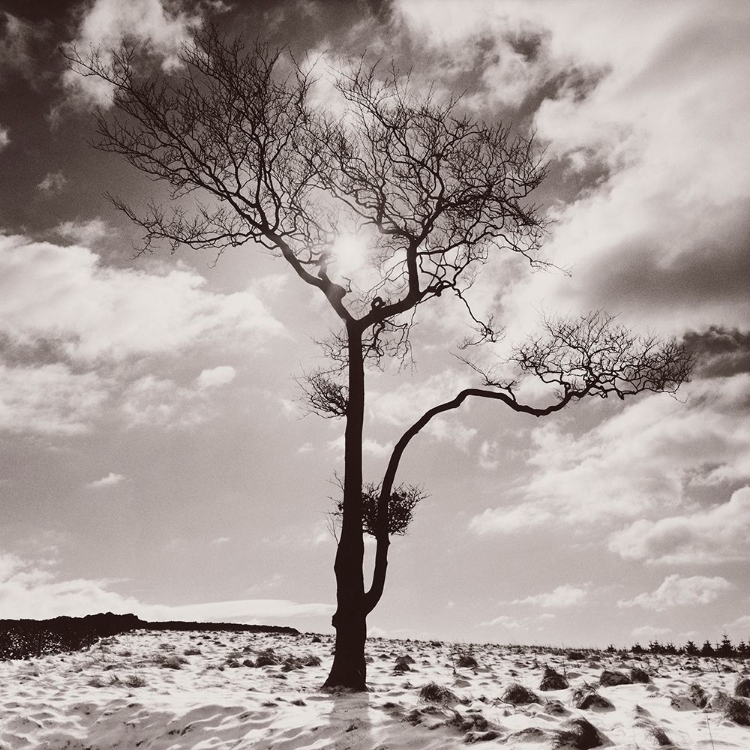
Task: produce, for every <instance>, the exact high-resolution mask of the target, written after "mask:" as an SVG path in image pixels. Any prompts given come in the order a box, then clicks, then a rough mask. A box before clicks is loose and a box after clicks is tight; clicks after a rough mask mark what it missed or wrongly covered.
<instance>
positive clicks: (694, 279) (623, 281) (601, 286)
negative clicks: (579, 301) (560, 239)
mask: <svg viewBox="0 0 750 750" xmlns="http://www.w3.org/2000/svg"><path fill="white" fill-rule="evenodd" d="M705 214H706V226H705V227H701V231H700V234H697V235H695V236H694V237H684V236H683V237H675V238H674V239H673V238H671V237H664V236H658V235H657V234H656V232H651V231H647V232H644V233H643V234H642V235H641V236H640V237H638V238H637V239H632V240H630V241H629V242H626V243H622V244H620V245H619V246H617V247H616V248H613V249H612V250H611V251H609V252H607V253H603V254H602V255H601V256H599V257H598V258H596V259H593V260H591V261H589V263H588V265H587V266H577V267H575V268H574V269H573V279H574V281H575V280H576V279H577V278H578V277H580V279H581V281H582V282H583V287H582V288H587V289H589V290H590V291H589V292H588V294H589V296H590V297H591V298H592V299H590V300H589V303H590V304H591V303H593V304H594V306H597V305H603V304H605V303H606V305H607V307H608V308H609V309H613V310H631V309H634V310H637V309H640V310H643V311H646V312H649V313H652V314H653V315H658V314H659V312H660V311H663V310H669V309H679V308H682V309H685V310H687V311H689V310H691V309H694V308H698V307H703V306H711V307H717V306H719V307H721V308H723V309H725V310H727V311H729V310H735V311H739V309H740V307H742V308H745V307H746V306H747V303H748V289H750V218H748V217H750V201H747V200H744V201H736V202H735V203H734V204H733V205H732V206H731V207H729V208H728V209H727V210H726V211H725V212H724V214H723V215H722V216H721V217H719V218H718V219H717V220H712V217H711V214H710V209H709V208H708V207H707V208H706V209H705ZM686 226H688V224H686ZM671 242H674V243H676V244H678V245H681V247H680V250H679V251H678V252H675V251H674V249H673V247H671V246H670V243H671ZM715 320H716V318H715ZM718 322H719V321H718V320H717V323H718Z"/></svg>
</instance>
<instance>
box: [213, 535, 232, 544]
mask: <svg viewBox="0 0 750 750" xmlns="http://www.w3.org/2000/svg"><path fill="white" fill-rule="evenodd" d="M228 541H229V537H228V536H217V537H216V539H212V540H211V544H226V543H227V542H228Z"/></svg>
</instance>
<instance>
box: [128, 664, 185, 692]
mask: <svg viewBox="0 0 750 750" xmlns="http://www.w3.org/2000/svg"><path fill="white" fill-rule="evenodd" d="M178 669H179V667H178ZM122 682H123V684H124V685H126V686H127V687H130V688H140V687H145V686H146V680H144V679H143V677H141V675H139V674H129V675H128V676H127V677H126V678H125V679H124V680H123V681H122Z"/></svg>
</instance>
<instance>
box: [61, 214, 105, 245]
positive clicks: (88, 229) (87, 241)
mask: <svg viewBox="0 0 750 750" xmlns="http://www.w3.org/2000/svg"><path fill="white" fill-rule="evenodd" d="M55 231H56V232H57V233H58V234H59V235H60V236H61V237H65V239H68V240H73V241H74V242H78V243H80V244H82V245H85V246H89V245H92V244H93V243H95V242H97V241H98V240H101V239H103V238H104V237H106V236H107V235H108V234H110V229H109V227H108V226H107V223H106V222H105V221H103V220H102V219H89V220H88V221H86V220H76V221H63V222H62V223H61V224H58V225H57V226H56V227H55Z"/></svg>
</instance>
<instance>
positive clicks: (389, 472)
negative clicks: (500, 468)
mask: <svg viewBox="0 0 750 750" xmlns="http://www.w3.org/2000/svg"><path fill="white" fill-rule="evenodd" d="M588 390H589V389H588V388H584V389H583V390H573V389H570V390H568V391H567V392H566V393H565V395H563V396H562V398H560V400H559V401H558V402H557V403H554V404H551V405H550V406H546V407H544V408H539V407H535V406H529V405H528V404H520V403H519V402H518V401H516V399H515V397H513V396H512V395H509V394H507V393H503V392H502V391H491V390H487V389H484V388H465V389H464V390H463V391H461V392H460V393H459V394H458V395H457V396H456V397H455V398H453V399H451V400H450V401H446V402H445V403H442V404H438V405H437V406H433V407H432V409H428V410H427V411H426V412H425V413H424V414H423V415H422V416H421V417H420V418H419V419H418V420H417V421H416V422H415V423H414V424H413V425H412V426H411V427H409V429H408V430H407V431H406V432H405V433H404V434H403V435H402V436H401V439H400V440H399V441H398V443H396V446H395V447H394V449H393V452H392V453H391V457H390V459H389V461H388V467H387V468H386V471H385V476H384V477H383V485H382V487H381V490H380V498H379V500H378V533H377V535H376V539H377V547H376V551H375V569H374V571H373V576H372V585H371V586H370V589H369V591H368V592H367V593H366V594H365V608H366V611H367V612H368V613H369V612H372V610H373V609H374V608H375V606H376V605H377V603H378V602H379V601H380V597H381V596H382V595H383V587H384V585H385V574H386V569H387V567H388V547H389V545H390V539H389V535H388V505H389V501H390V497H391V492H392V490H393V483H394V481H395V479H396V472H397V471H398V466H399V464H400V462H401V457H402V456H403V455H404V451H405V450H406V447H407V446H408V445H409V443H410V442H411V440H412V438H413V437H415V436H416V435H418V434H419V432H421V430H422V429H423V428H424V427H426V426H427V425H428V424H429V422H430V421H431V420H432V419H433V418H434V417H437V416H438V415H439V414H442V413H444V412H446V411H451V410H453V409H458V407H459V406H461V404H463V402H464V401H466V399H467V398H469V397H470V396H473V397H475V398H489V399H495V400H497V401H502V402H503V403H504V404H506V405H507V406H509V407H510V408H511V409H513V410H514V411H517V412H521V413H523V414H531V415H532V416H534V417H545V416H547V415H548V414H553V413H554V412H557V411H560V410H561V409H564V408H565V407H566V406H567V405H568V404H569V403H570V402H571V401H573V400H574V399H579V398H582V397H583V396H585V395H586V394H587V392H588Z"/></svg>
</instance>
